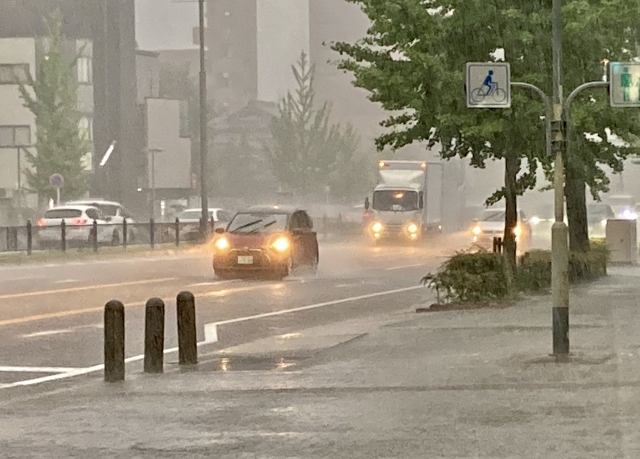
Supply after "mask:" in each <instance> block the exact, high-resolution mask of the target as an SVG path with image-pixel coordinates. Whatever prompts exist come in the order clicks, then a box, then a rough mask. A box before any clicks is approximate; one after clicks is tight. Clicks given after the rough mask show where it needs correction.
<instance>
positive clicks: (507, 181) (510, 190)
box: [503, 155, 520, 267]
mask: <svg viewBox="0 0 640 459" xmlns="http://www.w3.org/2000/svg"><path fill="white" fill-rule="evenodd" d="M504 164H505V174H504V185H505V192H506V193H505V201H506V217H505V225H504V238H503V241H504V256H505V257H506V259H507V261H508V262H509V264H510V265H511V266H512V267H515V265H516V236H515V229H516V226H517V224H518V203H517V195H516V192H515V184H516V178H517V175H518V171H519V170H520V160H519V159H518V158H517V157H513V156H511V155H507V156H506V157H505V163H504Z"/></svg>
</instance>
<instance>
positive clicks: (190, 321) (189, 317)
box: [177, 292, 198, 365]
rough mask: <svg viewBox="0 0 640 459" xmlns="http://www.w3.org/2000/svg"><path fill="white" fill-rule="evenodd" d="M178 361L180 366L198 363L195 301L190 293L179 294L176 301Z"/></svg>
mask: <svg viewBox="0 0 640 459" xmlns="http://www.w3.org/2000/svg"><path fill="white" fill-rule="evenodd" d="M177 305H178V310H177V316H178V360H179V362H180V365H195V364H197V363H198V337H197V334H196V300H195V298H194V296H193V293H191V292H180V293H179V294H178V299H177Z"/></svg>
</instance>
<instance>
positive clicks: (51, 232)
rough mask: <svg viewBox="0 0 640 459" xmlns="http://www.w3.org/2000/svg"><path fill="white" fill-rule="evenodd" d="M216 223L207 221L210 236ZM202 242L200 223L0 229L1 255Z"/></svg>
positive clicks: (96, 224)
mask: <svg viewBox="0 0 640 459" xmlns="http://www.w3.org/2000/svg"><path fill="white" fill-rule="evenodd" d="M214 229H215V222H214V221H213V220H211V221H210V222H209V228H208V231H209V232H210V233H213V231H214ZM201 241H202V236H201V232H200V223H199V222H195V223H194V222H192V221H188V222H181V221H180V220H179V219H177V218H176V220H175V221H174V222H156V221H154V220H153V219H151V220H150V221H149V222H146V223H131V222H127V221H124V222H123V223H118V224H116V223H98V222H97V221H96V220H94V221H93V222H92V223H90V224H84V225H71V224H65V222H64V221H62V223H61V224H59V225H47V226H38V225H34V224H32V223H31V221H28V222H27V224H26V225H24V226H4V227H0V252H26V253H27V254H29V255H30V254H31V253H32V252H33V251H34V250H59V251H63V252H64V251H66V250H67V249H70V248H89V249H93V250H94V251H95V252H97V251H98V250H99V248H100V247H109V246H112V247H118V246H120V247H127V246H141V245H148V246H149V247H150V248H153V247H154V246H155V245H156V244H168V243H173V244H175V245H176V246H180V245H184V244H193V243H197V242H201Z"/></svg>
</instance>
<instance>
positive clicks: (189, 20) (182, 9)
mask: <svg viewBox="0 0 640 459" xmlns="http://www.w3.org/2000/svg"><path fill="white" fill-rule="evenodd" d="M197 24H198V3H197V1H195V0H194V1H189V0H186V1H185V0H136V40H137V42H138V48H139V49H141V50H144V51H159V50H171V49H189V48H191V49H193V48H195V47H196V45H194V44H193V32H192V30H193V27H195V26H197Z"/></svg>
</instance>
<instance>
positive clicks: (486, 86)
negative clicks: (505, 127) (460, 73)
mask: <svg viewBox="0 0 640 459" xmlns="http://www.w3.org/2000/svg"><path fill="white" fill-rule="evenodd" d="M466 89H467V107H469V108H509V107H510V106H511V96H510V89H511V71H510V66H509V63H508V62H467V65H466Z"/></svg>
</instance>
